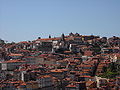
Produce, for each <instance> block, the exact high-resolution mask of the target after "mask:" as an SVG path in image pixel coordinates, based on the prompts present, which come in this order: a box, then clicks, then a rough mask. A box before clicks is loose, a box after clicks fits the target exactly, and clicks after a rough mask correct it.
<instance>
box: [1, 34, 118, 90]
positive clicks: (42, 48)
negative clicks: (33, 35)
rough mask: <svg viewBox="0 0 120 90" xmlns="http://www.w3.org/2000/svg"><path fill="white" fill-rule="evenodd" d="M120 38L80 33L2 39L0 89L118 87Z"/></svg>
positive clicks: (103, 89) (92, 89)
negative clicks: (29, 38) (7, 40)
mask: <svg viewBox="0 0 120 90" xmlns="http://www.w3.org/2000/svg"><path fill="white" fill-rule="evenodd" d="M119 89H120V37H116V36H113V37H110V38H107V37H100V36H95V35H88V36H87V35H81V34H79V33H75V34H74V33H70V34H69V35H64V34H61V36H60V37H52V36H50V35H49V36H48V38H41V37H38V39H36V40H33V41H22V42H18V43H14V42H12V43H5V42H4V40H0V90H119Z"/></svg>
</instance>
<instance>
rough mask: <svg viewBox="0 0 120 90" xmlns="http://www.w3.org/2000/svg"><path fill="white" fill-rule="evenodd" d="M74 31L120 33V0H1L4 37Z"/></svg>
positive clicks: (23, 37)
mask: <svg viewBox="0 0 120 90" xmlns="http://www.w3.org/2000/svg"><path fill="white" fill-rule="evenodd" d="M70 32H73V33H76V32H77V33H79V34H81V35H97V36H100V37H112V36H117V37H120V0H115V1H113V0H75V1H73V0H59V1H57V0H35V1H33V0H0V38H1V39H3V40H7V41H8V42H12V41H13V42H20V41H29V40H30V41H31V40H35V39H37V38H38V37H41V38H47V37H48V36H49V35H51V36H52V37H57V36H60V35H61V33H64V34H65V35H67V34H69V33H70Z"/></svg>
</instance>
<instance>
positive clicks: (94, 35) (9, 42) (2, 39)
mask: <svg viewBox="0 0 120 90" xmlns="http://www.w3.org/2000/svg"><path fill="white" fill-rule="evenodd" d="M70 33H71V32H70ZM72 33H73V32H72ZM76 33H78V32H76ZM63 34H64V33H63ZM73 34H75V33H73ZM79 34H80V33H79ZM49 35H50V34H49ZM49 35H48V36H46V37H41V36H38V37H40V38H41V39H43V38H49ZM61 35H62V33H61V34H60V35H59V36H52V35H50V36H51V38H57V37H60V36H61ZM67 35H69V33H68V34H65V36H67ZM80 35H82V34H80ZM89 35H94V34H88V35H87V34H86V36H89ZM83 36H84V35H83ZM94 36H99V37H100V38H101V37H107V36H100V35H94ZM113 36H115V35H113ZM113 36H109V37H107V38H110V37H113ZM38 37H37V38H35V39H33V40H37V39H38ZM116 37H119V36H116ZM0 39H2V38H0ZM2 40H4V39H2ZM33 40H21V41H8V40H5V41H7V42H8V43H11V42H15V43H18V42H22V41H33Z"/></svg>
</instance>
